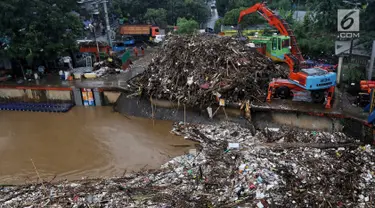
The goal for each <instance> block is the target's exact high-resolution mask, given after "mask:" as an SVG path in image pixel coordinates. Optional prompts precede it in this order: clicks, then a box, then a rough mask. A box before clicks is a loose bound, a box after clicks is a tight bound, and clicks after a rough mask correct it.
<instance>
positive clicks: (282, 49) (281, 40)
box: [269, 35, 290, 62]
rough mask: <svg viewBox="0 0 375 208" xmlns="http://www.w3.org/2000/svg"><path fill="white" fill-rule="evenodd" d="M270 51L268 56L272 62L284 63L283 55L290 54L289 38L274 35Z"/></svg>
mask: <svg viewBox="0 0 375 208" xmlns="http://www.w3.org/2000/svg"><path fill="white" fill-rule="evenodd" d="M269 48H270V49H271V50H270V51H269V54H270V55H271V58H272V60H274V61H277V62H285V58H284V55H285V54H289V53H290V38H289V37H288V36H283V35H274V36H272V38H271V47H269Z"/></svg>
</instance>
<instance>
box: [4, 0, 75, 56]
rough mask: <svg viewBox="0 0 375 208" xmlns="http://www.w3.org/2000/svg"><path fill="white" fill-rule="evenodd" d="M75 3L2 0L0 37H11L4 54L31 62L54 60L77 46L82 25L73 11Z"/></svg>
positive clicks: (70, 0)
mask: <svg viewBox="0 0 375 208" xmlns="http://www.w3.org/2000/svg"><path fill="white" fill-rule="evenodd" d="M75 5H76V2H75V1H74V0H60V1H59V2H57V3H55V1H49V0H33V1H28V0H3V1H2V2H1V4H0V15H1V16H0V37H8V38H9V40H10V45H9V48H7V49H1V50H2V51H1V52H2V53H3V54H6V55H7V56H9V57H14V58H21V59H22V58H25V57H27V59H29V60H34V59H43V60H47V59H49V60H51V59H55V58H56V57H57V56H59V55H61V54H62V53H64V52H66V51H67V50H69V49H72V48H74V47H75V46H76V43H75V41H76V39H77V37H78V36H79V35H81V31H82V23H81V22H80V20H79V18H78V17H77V16H75V15H74V14H73V13H71V11H72V10H73V9H75Z"/></svg>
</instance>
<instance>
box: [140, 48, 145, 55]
mask: <svg viewBox="0 0 375 208" xmlns="http://www.w3.org/2000/svg"><path fill="white" fill-rule="evenodd" d="M141 51H142V56H144V55H145V48H143V46H141Z"/></svg>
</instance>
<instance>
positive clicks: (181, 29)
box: [177, 18, 199, 34]
mask: <svg viewBox="0 0 375 208" xmlns="http://www.w3.org/2000/svg"><path fill="white" fill-rule="evenodd" d="M177 27H178V30H177V32H178V33H179V34H194V33H195V32H196V31H197V29H198V28H199V25H198V22H196V21H195V20H192V19H190V20H188V19H186V18H178V19H177Z"/></svg>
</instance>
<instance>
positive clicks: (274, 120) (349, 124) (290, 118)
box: [114, 93, 373, 143]
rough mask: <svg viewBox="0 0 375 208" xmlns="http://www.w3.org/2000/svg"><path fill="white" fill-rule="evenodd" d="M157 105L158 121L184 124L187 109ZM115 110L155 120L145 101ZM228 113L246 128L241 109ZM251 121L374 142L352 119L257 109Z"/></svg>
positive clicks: (190, 114) (199, 114) (198, 115)
mask: <svg viewBox="0 0 375 208" xmlns="http://www.w3.org/2000/svg"><path fill="white" fill-rule="evenodd" d="M153 104H154V105H156V107H155V108H154V118H155V119H159V120H171V121H184V110H183V107H181V106H180V107H176V105H175V104H173V103H170V102H168V101H158V100H153ZM114 109H115V110H116V111H118V112H120V113H122V114H124V115H126V116H137V117H146V118H152V110H151V102H149V101H148V100H145V99H141V100H139V98H127V96H126V94H124V93H123V94H121V96H120V97H119V99H118V100H117V102H116V105H115V107H114ZM226 111H227V114H228V115H229V120H230V121H234V122H239V123H240V124H246V120H245V119H244V118H243V117H242V115H243V114H242V113H241V112H240V111H239V109H233V108H232V109H230V108H228V109H227V110H226ZM186 114H187V115H186V121H187V122H190V123H210V122H213V121H215V122H217V121H218V120H226V118H225V116H224V115H223V114H222V113H221V114H219V115H218V116H216V117H215V118H214V119H209V118H208V114H207V112H206V111H199V110H198V111H197V110H194V109H187V113H186ZM251 117H252V121H253V123H254V125H255V127H257V128H264V127H267V126H268V127H279V126H282V125H287V126H293V127H297V128H303V129H310V130H323V131H330V132H333V131H343V132H345V133H347V134H349V135H350V136H353V137H355V138H357V139H361V140H362V141H365V142H367V143H371V142H372V139H373V134H372V132H369V127H367V126H365V125H363V124H362V123H361V122H359V121H356V120H353V119H350V118H332V117H322V116H314V115H308V114H305V113H298V112H277V110H271V111H256V110H254V109H252V113H251Z"/></svg>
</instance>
